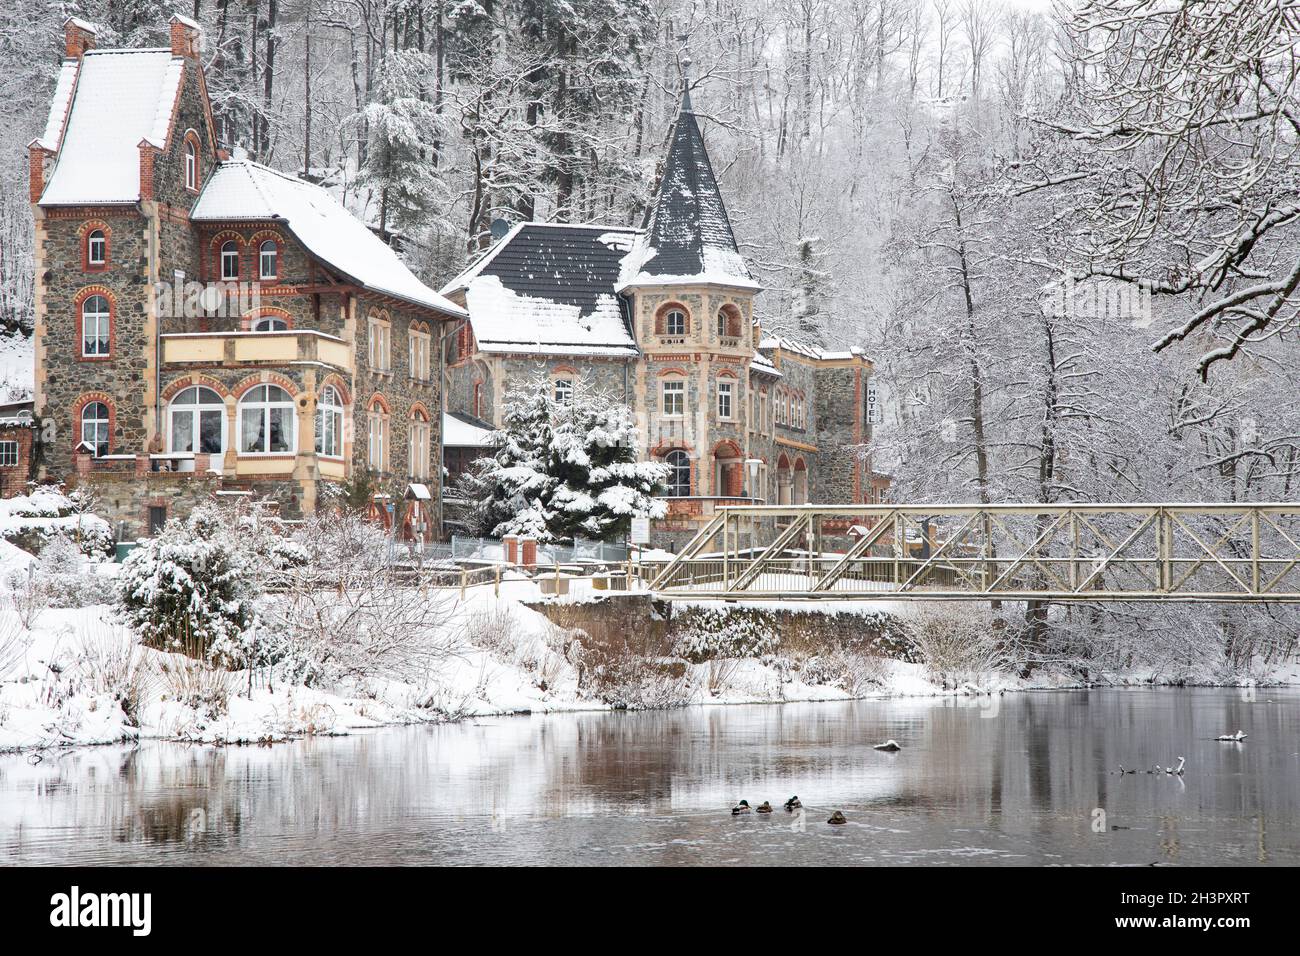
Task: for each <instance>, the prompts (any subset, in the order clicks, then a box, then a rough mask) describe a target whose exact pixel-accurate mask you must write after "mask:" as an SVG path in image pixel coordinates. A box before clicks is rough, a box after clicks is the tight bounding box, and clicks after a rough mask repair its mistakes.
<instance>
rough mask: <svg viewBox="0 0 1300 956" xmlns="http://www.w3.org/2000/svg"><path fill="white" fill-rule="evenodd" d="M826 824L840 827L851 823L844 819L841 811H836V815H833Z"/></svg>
mask: <svg viewBox="0 0 1300 956" xmlns="http://www.w3.org/2000/svg"><path fill="white" fill-rule="evenodd" d="M826 822H827V823H831V824H834V825H835V826H839V825H840V824H841V823H848V822H849V821H848V820H846V819H844V814H843V813H841V812H840V811H839V810H836V811H835V812H834V813H832V814H831V818H830V819H829V820H827V821H826Z"/></svg>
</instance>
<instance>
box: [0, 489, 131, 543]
mask: <svg viewBox="0 0 1300 956" xmlns="http://www.w3.org/2000/svg"><path fill="white" fill-rule="evenodd" d="M94 504H95V499H94V496H93V495H92V494H91V493H90V492H89V491H88V490H86V489H82V488H76V489H73V490H72V491H71V492H69V493H67V494H64V493H63V491H61V490H60V489H59V488H58V487H57V486H54V485H41V486H38V487H37V488H35V489H33V490H32V492H31V493H30V494H26V495H18V496H16V497H14V498H6V499H3V500H0V537H3V538H4V539H5V540H6V541H8V542H9V543H10V544H13V545H16V546H18V547H20V548H22V549H23V550H24V551H29V552H31V553H32V554H36V553H38V552H39V551H41V550H42V548H44V547H45V545H46V544H48V543H49V542H50V541H51V540H52V539H54V538H58V537H64V538H68V539H70V540H71V541H73V542H74V543H75V544H76V546H77V548H78V549H79V550H80V551H81V553H82V554H84V555H86V556H87V557H90V558H104V557H107V556H109V555H110V554H112V551H113V529H112V528H111V527H110V526H109V524H108V522H107V521H105V520H104V519H103V518H101V517H99V516H98V515H96V514H94V513H93V508H94Z"/></svg>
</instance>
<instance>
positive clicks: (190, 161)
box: [185, 139, 199, 189]
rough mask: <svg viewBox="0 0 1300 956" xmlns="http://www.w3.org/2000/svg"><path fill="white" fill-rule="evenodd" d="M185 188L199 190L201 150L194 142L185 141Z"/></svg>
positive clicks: (190, 140)
mask: <svg viewBox="0 0 1300 956" xmlns="http://www.w3.org/2000/svg"><path fill="white" fill-rule="evenodd" d="M185 188H186V189H198V188H199V150H198V147H197V146H195V145H194V140H192V139H187V140H185Z"/></svg>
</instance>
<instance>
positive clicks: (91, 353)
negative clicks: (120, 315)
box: [81, 293, 113, 358]
mask: <svg viewBox="0 0 1300 956" xmlns="http://www.w3.org/2000/svg"><path fill="white" fill-rule="evenodd" d="M96 299H99V300H100V301H102V302H103V303H104V309H103V311H98V310H97V311H94V312H91V311H90V303H92V302H94V301H95V300H96ZM92 321H93V322H94V325H95V335H94V338H93V339H90V338H87V336H86V333H87V331H88V330H89V326H90V323H91V322H92ZM101 326H102V330H101ZM101 331H102V334H101ZM90 341H93V342H94V343H95V347H94V348H93V349H90V350H87V349H86V344H87V342H90ZM101 344H102V345H103V349H102V350H101V349H100V345H101ZM112 352H113V305H112V303H111V302H109V301H108V296H106V295H99V294H98V293H96V294H95V295H88V296H86V299H85V301H84V302H82V303H81V354H82V356H83V357H84V358H103V357H104V356H106V355H111V354H112Z"/></svg>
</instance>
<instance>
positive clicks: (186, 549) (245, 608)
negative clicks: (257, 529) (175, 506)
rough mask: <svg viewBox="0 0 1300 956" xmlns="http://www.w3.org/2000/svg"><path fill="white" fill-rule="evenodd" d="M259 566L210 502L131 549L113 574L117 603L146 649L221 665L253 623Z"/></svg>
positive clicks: (236, 531)
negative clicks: (215, 659)
mask: <svg viewBox="0 0 1300 956" xmlns="http://www.w3.org/2000/svg"><path fill="white" fill-rule="evenodd" d="M259 580H260V578H259V568H258V567H257V558H256V555H255V554H254V552H253V551H252V550H251V549H250V548H249V547H248V538H247V537H245V536H241V529H239V528H238V527H236V526H234V524H233V523H232V521H231V516H230V515H229V514H228V513H226V512H223V511H222V510H221V509H220V508H218V507H217V506H216V505H203V506H200V507H198V508H196V509H195V510H194V511H193V513H192V514H191V515H190V517H189V518H188V519H186V520H185V521H171V522H168V523H167V524H166V525H165V526H164V527H163V529H162V531H160V532H159V533H158V534H157V535H156V536H154V537H153V538H150V539H148V540H146V541H144V542H143V543H142V544H141V545H140V547H139V548H137V549H136V550H134V551H132V552H131V554H130V555H129V556H128V557H127V559H126V561H125V562H124V563H123V566H122V573H121V575H120V576H119V578H118V593H117V601H118V607H119V608H120V610H121V613H122V616H123V618H124V620H125V621H126V622H127V623H128V624H129V625H130V626H131V627H132V628H133V629H134V630H135V632H136V633H137V634H139V635H140V639H141V640H142V641H143V642H144V643H145V644H146V645H147V646H149V647H154V648H158V649H160V650H166V651H181V652H183V653H185V654H189V655H190V656H191V657H205V656H207V655H209V654H212V655H214V656H216V657H219V658H222V659H225V660H226V662H227V663H238V661H237V660H231V658H232V657H235V656H236V655H235V654H232V651H235V650H236V649H238V648H240V647H242V638H243V635H244V634H245V632H247V631H248V630H250V629H251V628H252V627H253V626H254V624H255V623H256V613H255V607H254V602H255V600H256V598H257V596H258V587H259Z"/></svg>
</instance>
